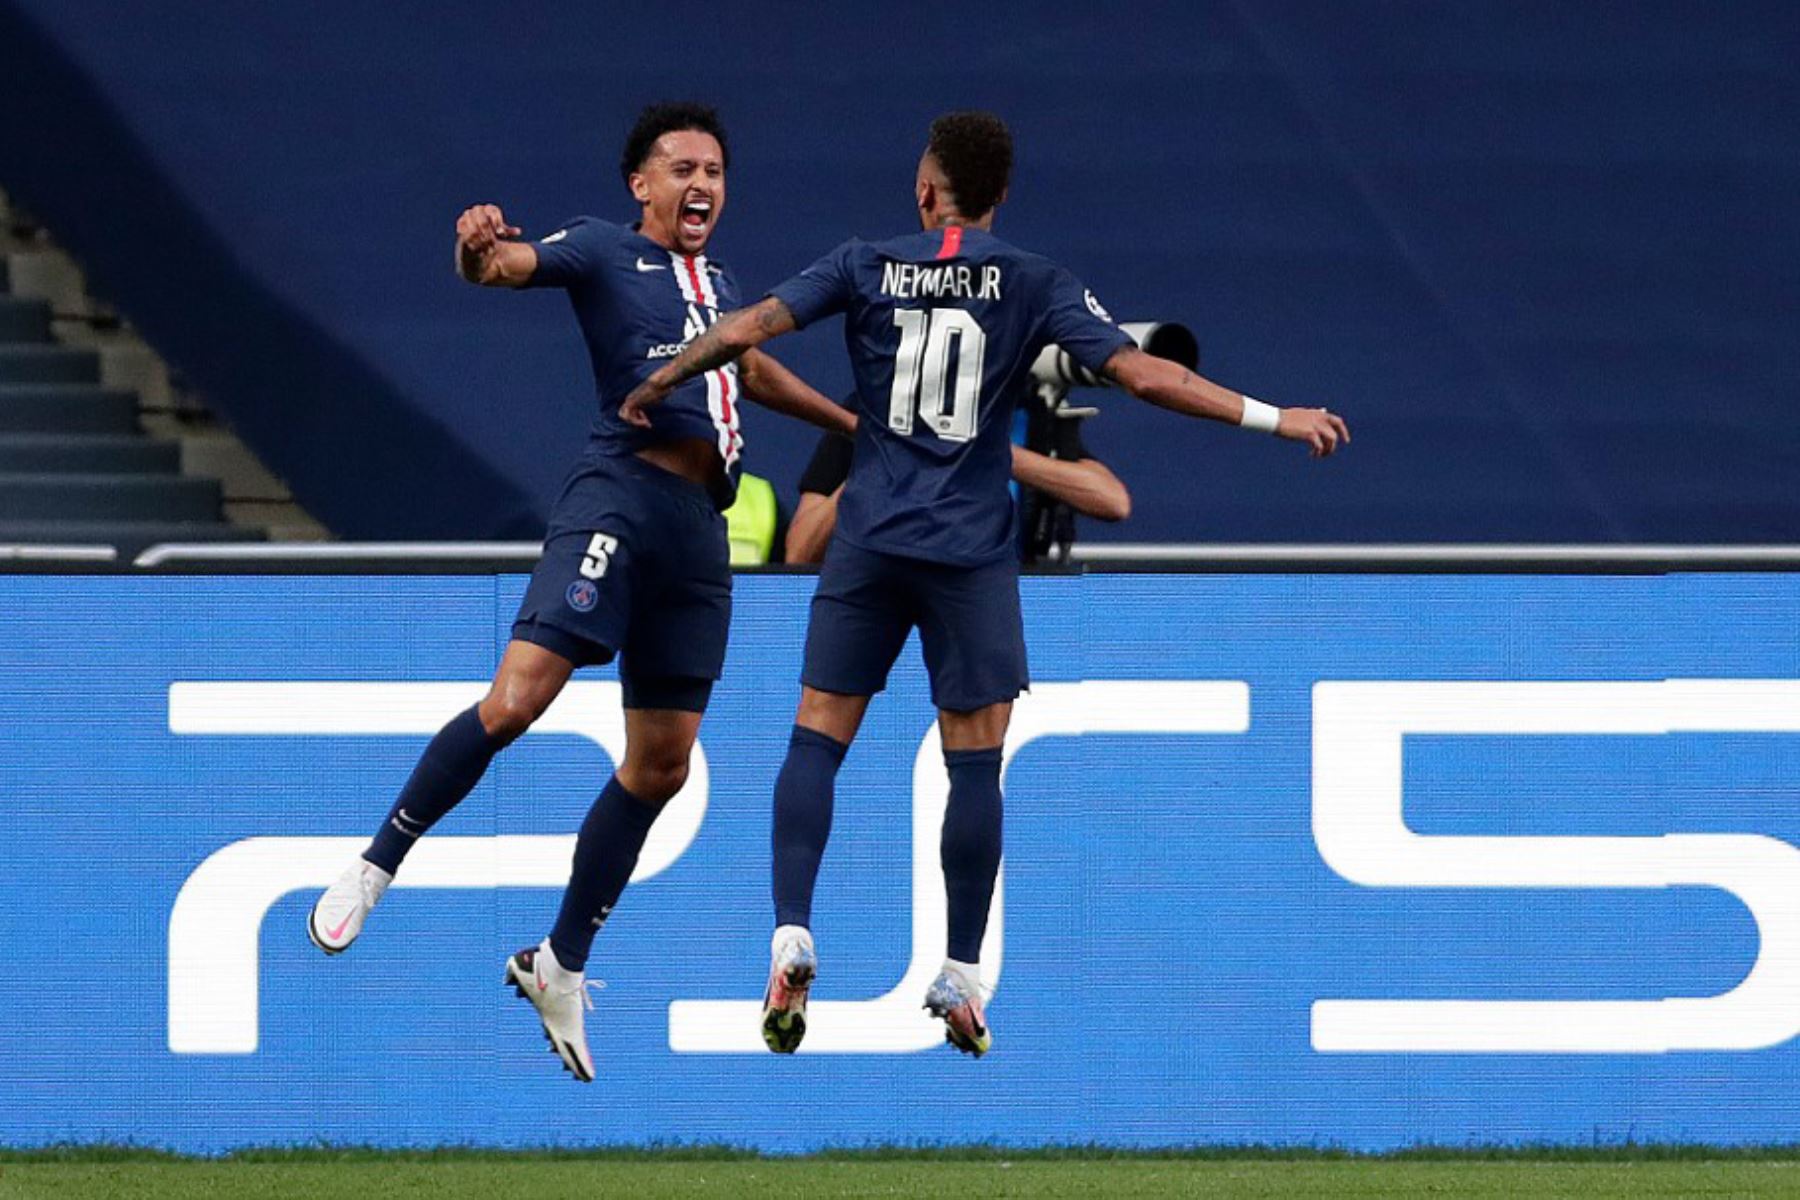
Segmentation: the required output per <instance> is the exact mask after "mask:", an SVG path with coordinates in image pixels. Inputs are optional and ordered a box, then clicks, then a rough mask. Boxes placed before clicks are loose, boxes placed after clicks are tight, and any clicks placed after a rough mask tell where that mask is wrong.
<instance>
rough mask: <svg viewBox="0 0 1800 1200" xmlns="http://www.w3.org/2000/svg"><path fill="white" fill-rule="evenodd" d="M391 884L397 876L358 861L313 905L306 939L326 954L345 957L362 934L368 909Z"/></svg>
mask: <svg viewBox="0 0 1800 1200" xmlns="http://www.w3.org/2000/svg"><path fill="white" fill-rule="evenodd" d="M392 882H394V877H393V876H392V875H389V874H388V873H387V872H386V871H384V870H382V869H381V868H380V867H378V866H376V865H375V864H374V863H372V862H368V861H366V860H364V859H361V858H359V859H357V860H356V861H355V862H353V863H351V864H350V865H349V866H348V867H346V868H344V873H343V874H342V875H339V876H338V878H337V882H336V883H334V884H332V885H331V886H330V887H328V888H326V889H325V892H324V894H323V895H321V896H320V897H319V900H318V903H316V904H314V905H313V907H312V912H311V913H310V914H309V915H308V916H307V918H306V936H307V937H309V938H311V939H312V944H313V945H315V946H317V947H318V948H319V949H321V950H323V951H324V952H325V953H327V954H342V953H343V952H344V951H346V950H348V949H349V948H350V943H351V942H354V941H355V940H356V935H357V934H359V933H361V932H362V927H363V922H364V921H366V920H368V919H369V910H370V909H371V908H374V907H375V902H376V901H377V900H379V899H381V894H382V893H383V892H385V891H387V887H388V884H390V883H392Z"/></svg>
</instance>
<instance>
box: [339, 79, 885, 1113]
mask: <svg viewBox="0 0 1800 1200" xmlns="http://www.w3.org/2000/svg"><path fill="white" fill-rule="evenodd" d="M726 165H727V153H726V144H725V131H724V129H723V128H722V127H721V125H720V124H719V121H718V118H717V116H716V115H715V114H714V113H713V111H712V110H711V109H709V108H704V107H701V106H699V105H693V104H663V105H655V106H653V107H650V108H647V109H645V110H644V112H643V113H642V115H641V116H640V117H639V118H638V121H637V124H636V126H635V127H634V128H633V129H632V131H631V134H630V136H629V137H628V138H627V139H626V142H625V151H624V156H623V159H622V161H621V163H620V172H621V174H622V175H623V176H624V179H625V186H626V187H627V188H628V189H629V190H630V192H631V195H632V197H633V199H635V200H636V201H637V204H638V207H639V210H640V217H639V220H638V221H637V223H636V224H634V225H632V226H631V227H629V228H627V227H624V226H620V225H614V224H611V223H609V222H606V221H601V220H596V219H594V218H592V217H579V218H577V219H575V220H573V221H570V222H569V223H568V224H567V225H565V226H564V227H563V228H561V229H558V230H556V231H555V232H554V233H551V234H550V235H549V236H547V237H544V238H542V239H540V240H539V241H538V242H536V243H535V244H533V243H531V242H525V241H519V240H516V239H517V238H518V236H519V234H520V232H521V231H520V230H519V229H518V228H517V227H515V226H513V225H510V224H508V223H507V220H506V217H505V216H504V215H503V214H502V212H501V210H500V209H499V208H497V207H495V206H494V205H491V204H480V205H476V206H474V207H472V208H470V209H468V210H467V211H465V212H464V213H463V214H462V215H461V216H460V217H459V218H458V219H457V222H456V266H457V271H458V272H459V273H460V274H461V275H462V277H463V278H464V279H466V280H468V281H469V282H470V283H475V284H480V285H483V286H487V287H513V288H519V287H553V288H562V289H564V290H565V291H567V292H568V294H569V300H570V302H571V304H572V305H573V307H574V310H575V317H576V320H577V321H578V322H579V324H580V326H581V332H582V336H583V337H584V338H585V339H586V341H587V347H588V353H589V356H590V358H591V360H592V363H593V368H594V379H595V383H596V385H597V387H598V390H599V398H600V413H599V416H598V418H597V419H596V420H595V422H594V425H593V428H592V433H591V435H590V437H589V439H588V444H587V447H586V449H585V450H584V451H583V452H582V454H581V456H580V458H579V459H577V461H576V463H575V466H574V468H573V469H572V470H571V471H570V473H569V476H568V479H567V482H566V483H565V484H564V486H563V490H562V495H561V496H560V498H559V499H558V500H557V501H556V504H555V507H554V508H553V509H552V510H551V514H550V523H549V529H548V531H547V532H546V534H545V537H544V553H543V557H542V559H541V560H540V561H539V562H538V565H537V568H536V570H534V571H533V572H532V575H531V583H530V586H529V587H528V588H527V589H526V592H525V599H524V601H523V603H521V604H520V606H519V613H518V619H517V620H516V621H515V622H514V624H513V629H512V640H511V642H510V643H509V644H508V645H507V648H506V652H505V654H504V655H503V656H502V658H501V661H500V667H499V670H498V672H497V673H496V674H495V676H494V681H493V686H492V688H491V689H490V690H489V691H488V693H487V696H486V697H485V698H484V699H483V700H482V701H481V702H480V703H479V704H477V705H475V706H474V707H473V708H470V709H469V710H468V711H466V712H464V713H462V714H461V715H459V716H457V717H455V718H454V719H453V720H451V721H450V723H449V724H448V725H446V726H444V728H443V730H442V731H441V732H439V733H438V735H437V736H436V737H435V738H433V739H432V741H431V743H430V744H429V745H428V746H427V747H426V748H425V752H424V754H423V756H422V757H421V758H420V759H419V763H418V766H417V767H416V768H414V770H413V772H412V776H411V778H409V779H408V780H407V782H406V785H405V787H403V788H402V789H401V792H400V796H399V799H398V800H397V801H396V802H395V803H394V806H393V809H392V810H391V811H390V812H389V814H388V817H387V820H386V821H385V822H383V824H382V826H381V828H380V829H379V830H378V831H377V832H376V834H375V839H374V841H372V842H371V843H370V844H369V847H368V849H367V850H365V851H364V852H363V853H362V855H361V857H360V858H358V859H357V860H356V861H355V862H354V863H352V864H351V865H350V867H349V868H348V869H347V870H346V871H345V872H344V874H343V876H342V877H341V878H339V879H338V881H337V882H336V883H334V884H333V885H332V886H331V888H330V889H329V890H327V891H326V892H325V893H324V894H323V895H322V896H321V897H320V898H319V901H318V903H317V904H316V905H315V906H314V907H313V910H312V913H311V915H310V917H309V919H308V925H307V930H308V933H309V934H310V935H311V937H312V940H313V942H314V943H315V944H316V945H317V946H318V947H319V949H321V950H323V951H325V953H327V954H339V953H342V952H343V951H344V950H345V949H347V948H348V947H349V946H350V944H351V943H352V942H353V941H355V940H356V937H357V935H358V934H359V933H361V932H362V928H363V923H364V921H365V920H366V919H367V918H368V915H369V910H370V909H371V908H373V907H374V905H375V903H376V902H377V901H378V900H380V898H381V895H382V893H383V891H384V890H385V889H386V888H387V886H388V884H389V883H390V882H391V881H392V880H393V877H394V873H395V872H396V871H398V870H399V869H400V864H401V862H402V860H403V859H405V857H406V854H407V852H408V851H409V850H411V849H412V847H413V846H414V844H416V843H417V841H418V839H419V838H420V837H421V836H422V835H423V834H424V833H425V832H426V831H427V830H429V829H430V828H431V827H432V826H433V825H434V824H436V823H437V821H438V820H440V819H441V818H442V817H443V816H444V815H445V814H446V813H448V812H449V811H450V810H451V809H452V808H454V807H455V806H456V804H457V803H458V802H459V801H460V800H461V799H462V798H463V797H464V796H466V795H468V793H469V791H470V790H471V789H472V788H474V786H475V784H476V783H477V782H478V781H479V780H480V779H481V776H482V774H483V772H485V771H486V770H487V766H488V763H489V762H490V761H491V760H492V759H493V757H494V755H495V754H497V753H498V752H499V751H500V750H502V749H504V748H505V747H506V746H508V745H510V744H511V743H512V742H513V741H514V740H515V739H517V738H518V737H519V735H520V734H522V733H524V732H525V731H526V730H527V729H528V728H530V726H531V725H532V723H533V722H534V721H536V720H537V719H538V718H539V717H540V716H542V715H543V713H544V711H545V710H546V709H547V708H549V707H550V703H551V701H553V700H555V699H556V697H557V695H558V693H560V692H561V691H562V688H563V685H564V684H565V683H567V682H568V680H569V676H570V674H571V673H572V672H574V671H575V670H576V668H578V667H585V666H591V665H597V664H602V663H606V662H610V661H611V660H612V659H613V657H614V656H615V655H617V656H618V657H619V660H620V661H619V679H620V682H621V684H622V685H623V691H624V702H625V759H624V761H623V762H622V763H620V764H618V769H617V772H616V773H615V774H614V775H613V777H612V778H611V779H610V780H609V781H608V782H607V784H606V787H605V789H604V790H603V791H601V793H600V796H599V798H598V799H597V800H596V801H595V802H594V805H593V807H592V808H591V809H590V810H589V812H588V815H587V818H586V820H584V821H583V822H582V825H581V833H580V836H579V838H578V839H577V841H576V845H575V857H574V866H573V870H572V872H571V874H570V877H569V886H568V890H567V891H566V892H565V893H564V895H563V900H562V908H561V911H560V912H559V913H558V915H557V918H556V923H555V925H554V926H553V927H552V929H551V932H550V935H549V936H548V937H547V938H545V939H544V940H543V941H542V942H541V943H540V944H539V945H537V946H536V947H533V948H531V949H527V950H521V951H519V952H518V953H516V954H514V955H512V956H511V957H510V958H508V959H507V963H506V979H507V981H508V982H509V983H510V984H512V985H513V987H514V988H515V989H516V990H517V991H518V993H519V995H521V996H523V997H524V998H525V999H527V1000H529V1001H530V1002H531V1004H532V1005H533V1006H534V1007H535V1008H536V1009H537V1012H538V1015H539V1017H540V1018H541V1020H542V1021H543V1026H544V1033H545V1036H546V1037H547V1038H548V1039H549V1041H550V1045H551V1047H552V1048H553V1049H554V1050H555V1051H556V1053H557V1055H558V1056H559V1057H560V1058H561V1059H562V1062H563V1066H564V1067H565V1068H566V1069H567V1070H569V1071H570V1072H571V1073H572V1074H573V1075H574V1076H575V1077H576V1078H577V1079H579V1080H582V1081H583V1082H587V1081H591V1080H592V1079H593V1077H594V1065H593V1060H592V1058H591V1056H590V1055H589V1053H588V1046H587V1037H586V1034H585V1031H584V1027H583V1026H584V1022H583V1006H584V1004H585V1003H586V1001H587V993H586V991H585V990H584V969H585V966H586V963H587V958H588V952H589V949H590V947H591V946H592V944H593V940H594V936H595V934H596V933H597V932H598V930H599V929H600V926H601V925H602V923H604V922H605V920H606V918H607V915H608V914H609V913H610V912H611V911H612V908H613V905H614V904H615V903H616V902H617V901H618V898H619V894H620V892H621V891H622V890H623V889H624V887H625V884H626V881H627V880H629V879H630V877H631V872H632V869H633V868H634V867H635V866H636V865H637V859H638V852H639V850H640V849H641V848H642V846H643V844H644V839H645V837H646V835H648V833H649V831H650V827H651V825H652V823H653V822H654V821H655V820H656V817H657V814H658V813H659V812H660V811H661V809H662V807H663V805H664V804H666V803H667V802H668V801H669V799H670V798H672V797H673V796H674V795H675V793H676V792H678V791H679V790H680V789H681V786H682V784H683V783H684V782H686V780H687V774H688V756H689V753H690V751H691V750H692V749H693V746H694V739H695V737H696V736H697V735H698V733H699V729H700V716H701V713H702V712H704V711H705V709H706V704H707V699H708V697H709V696H710V694H711V691H712V687H713V682H714V681H715V680H717V679H718V678H719V673H720V668H721V666H722V664H723V662H724V658H725V639H726V634H727V631H728V628H729V625H730V621H731V572H730V569H729V567H728V566H727V550H726V540H725V521H724V519H723V518H722V517H721V516H720V509H721V508H722V507H724V506H725V505H727V504H729V502H730V497H731V494H732V490H733V487H734V483H733V480H734V478H735V472H736V468H737V461H738V455H739V453H740V451H741V450H742V448H743V439H742V437H741V436H740V434H739V432H738V406H739V404H740V403H741V402H742V401H743V400H744V399H746V398H748V399H751V400H755V401H758V402H759V403H762V404H764V405H766V406H768V407H770V408H773V409H776V410H778V411H783V412H787V413H790V414H792V415H796V416H800V417H803V418H805V419H806V420H809V421H811V422H813V423H815V424H817V425H819V426H821V427H822V428H826V429H832V430H836V431H838V432H850V431H852V430H853V429H854V424H855V418H854V417H852V416H851V415H850V414H849V413H848V412H847V411H845V410H844V409H843V408H841V407H839V406H838V405H836V404H834V403H833V402H832V401H831V400H829V399H827V398H826V397H824V396H822V395H820V394H819V393H817V392H815V391H813V390H812V389H811V388H809V387H807V386H806V385H805V384H804V383H802V382H801V381H800V380H799V379H797V378H795V377H794V376H793V375H792V374H790V373H789V372H788V371H786V370H785V369H783V368H782V367H780V366H779V365H777V364H776V363H775V362H774V360H772V359H770V358H768V357H766V356H760V355H759V356H747V357H745V358H743V359H741V360H740V362H739V363H738V364H737V365H731V364H721V365H720V366H719V367H718V368H716V369H714V370H711V371H707V372H705V373H704V377H703V378H699V377H697V378H695V379H693V380H692V381H691V382H690V383H688V384H687V385H685V386H683V387H681V388H679V389H677V390H676V391H675V392H674V393H673V395H671V396H670V398H669V401H668V403H667V404H665V405H664V406H663V407H662V408H661V409H659V410H658V412H657V414H656V416H655V418H654V419H653V420H651V421H649V422H638V423H635V424H634V423H628V422H626V421H623V420H621V419H620V416H619V401H620V399H621V398H622V397H623V396H624V395H625V394H626V392H628V391H629V390H630V389H631V387H632V386H633V385H634V384H636V383H637V382H638V381H639V380H641V379H642V378H644V376H645V375H647V374H649V372H650V370H651V369H652V368H653V367H655V366H656V365H658V363H660V362H661V361H662V360H664V359H667V358H671V357H673V356H674V355H675V354H676V353H678V352H679V351H680V349H681V347H682V344H683V343H685V342H686V341H688V340H689V339H691V338H693V337H695V336H697V335H698V334H699V333H700V332H701V330H703V329H704V328H705V327H706V326H707V325H708V324H709V323H710V322H712V321H715V320H717V319H718V316H719V313H720V312H721V311H724V310H727V309H730V308H732V307H735V306H736V305H737V304H738V303H739V299H738V291H737V286H736V284H734V283H733V282H732V279H731V276H730V274H729V273H728V272H727V271H726V270H725V269H724V268H723V267H722V266H721V265H720V264H719V263H717V262H714V261H712V260H711V259H709V258H708V257H707V255H706V253H705V251H706V247H707V244H708V242H709V241H710V239H711V237H712V235H713V231H714V230H715V229H716V228H717V227H718V222H719V216H720V214H721V213H722V212H723V210H724V206H725V169H726Z"/></svg>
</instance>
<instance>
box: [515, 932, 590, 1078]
mask: <svg viewBox="0 0 1800 1200" xmlns="http://www.w3.org/2000/svg"><path fill="white" fill-rule="evenodd" d="M506 982H507V983H508V984H509V985H511V987H512V990H513V991H514V992H516V993H518V995H519V998H520V999H522V1000H529V1001H531V1006H532V1007H533V1008H535V1009H537V1014H538V1020H540V1021H542V1022H543V1024H544V1040H545V1041H547V1042H549V1043H550V1049H552V1050H554V1051H556V1056H557V1057H558V1058H560V1059H561V1060H562V1065H563V1070H565V1071H567V1072H568V1073H569V1074H571V1075H573V1076H575V1078H576V1079H579V1080H580V1081H581V1082H582V1083H592V1082H594V1060H593V1059H592V1058H590V1057H589V1056H588V1045H587V1021H586V1017H585V1016H584V1015H583V1010H585V1009H590V1008H593V1007H594V1002H593V1000H592V999H591V998H590V997H589V996H588V988H590V987H600V986H602V985H601V984H600V983H599V981H597V980H596V981H595V982H594V983H591V984H590V983H588V982H587V980H586V979H585V978H584V977H583V976H582V973H581V972H580V971H569V970H565V969H564V968H563V965H562V964H561V963H559V962H557V961H556V955H555V953H554V952H552V951H551V949H550V939H549V938H545V939H544V940H543V941H542V942H539V943H538V944H537V945H536V946H533V947H532V948H531V949H529V950H521V951H519V952H518V953H517V954H514V955H513V956H512V957H511V958H508V959H507V960H506Z"/></svg>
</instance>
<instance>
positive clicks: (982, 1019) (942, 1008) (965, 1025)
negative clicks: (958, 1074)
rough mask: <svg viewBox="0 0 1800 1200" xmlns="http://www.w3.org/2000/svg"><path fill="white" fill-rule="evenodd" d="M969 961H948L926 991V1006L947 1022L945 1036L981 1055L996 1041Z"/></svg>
mask: <svg viewBox="0 0 1800 1200" xmlns="http://www.w3.org/2000/svg"><path fill="white" fill-rule="evenodd" d="M974 972H975V969H974V968H973V967H970V966H968V965H966V964H962V963H952V962H945V963H944V969H943V970H942V971H940V972H938V977H937V978H936V979H934V980H932V983H931V987H930V988H929V989H928V990H927V991H926V993H925V1007H926V1008H928V1009H930V1010H931V1015H932V1016H934V1017H936V1018H938V1019H939V1020H940V1021H942V1022H943V1023H944V1040H945V1041H946V1042H949V1043H950V1044H951V1045H952V1046H955V1047H956V1048H957V1049H958V1050H961V1051H962V1052H963V1053H964V1054H973V1055H974V1056H975V1057H976V1058H980V1057H981V1056H982V1055H984V1054H986V1053H987V1052H988V1051H989V1050H990V1049H991V1048H992V1047H993V1045H994V1036H993V1033H992V1031H990V1030H989V1029H988V1024H987V1014H986V1013H985V1012H984V1011H983V1010H982V1003H981V980H980V977H979V976H978V975H976V974H975V973H974Z"/></svg>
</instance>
